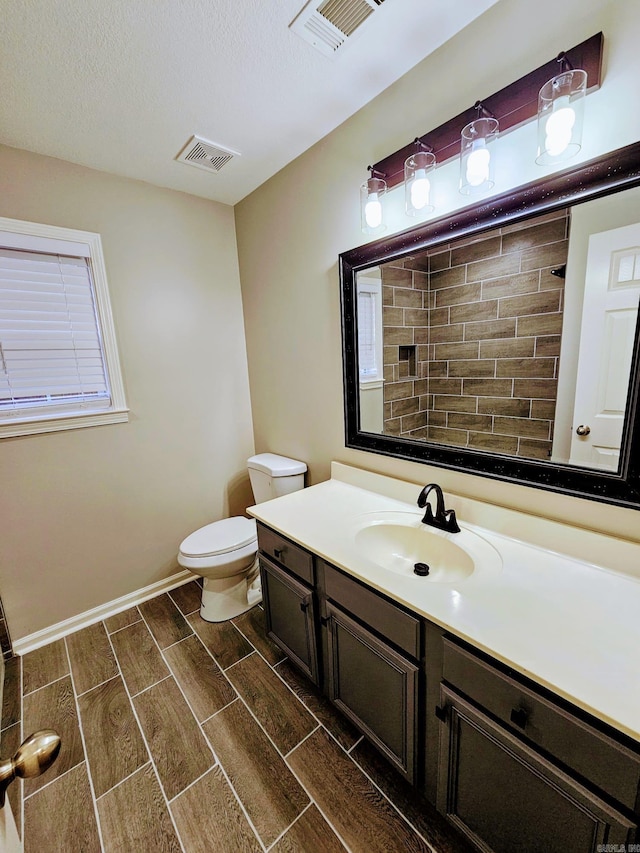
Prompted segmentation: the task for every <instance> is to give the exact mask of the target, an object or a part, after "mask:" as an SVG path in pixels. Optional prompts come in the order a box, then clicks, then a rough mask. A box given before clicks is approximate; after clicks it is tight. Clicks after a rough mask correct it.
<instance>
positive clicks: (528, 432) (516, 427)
mask: <svg viewBox="0 0 640 853" xmlns="http://www.w3.org/2000/svg"><path fill="white" fill-rule="evenodd" d="M550 426H551V425H550V422H549V421H546V420H544V421H541V420H533V419H531V418H505V417H496V418H494V427H493V429H494V432H496V433H500V434H503V435H517V436H522V437H526V438H538V439H545V440H548V439H549V430H550Z"/></svg>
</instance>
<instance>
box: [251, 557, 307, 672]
mask: <svg viewBox="0 0 640 853" xmlns="http://www.w3.org/2000/svg"><path fill="white" fill-rule="evenodd" d="M260 573H261V576H262V597H263V600H264V612H265V617H266V627H267V635H268V636H269V637H270V638H271V639H272V640H273V642H274V643H277V645H279V646H280V648H281V649H282V651H283V652H284V653H285V654H286V655H288V656H289V657H290V658H291V660H292V661H293V663H295V664H296V665H297V666H298V667H299V668H300V669H301V670H302V671H303V672H304V673H305V675H307V676H308V677H309V678H310V679H311V680H312V681H313V683H314V684H318V680H319V679H318V673H319V667H318V650H317V645H316V618H315V610H314V606H313V591H312V590H311V589H309V587H307V586H305V585H304V584H302V583H300V581H298V580H296V579H295V578H293V577H291V575H289V574H288V573H287V572H285V571H283V570H282V569H281V568H279V567H278V566H276V565H274V564H273V563H271V562H270V561H268V560H266V559H265V558H264V557H260Z"/></svg>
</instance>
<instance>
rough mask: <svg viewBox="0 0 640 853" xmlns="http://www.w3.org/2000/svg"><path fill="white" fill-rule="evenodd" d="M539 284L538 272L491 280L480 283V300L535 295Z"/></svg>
mask: <svg viewBox="0 0 640 853" xmlns="http://www.w3.org/2000/svg"><path fill="white" fill-rule="evenodd" d="M539 284H540V272H539V271H538V270H533V271H530V272H522V273H516V274H515V275H507V276H504V277H503V278H492V279H489V280H488V281H483V282H482V298H483V299H500V298H502V297H505V296H518V295H521V294H523V293H536V292H537V291H538V288H539Z"/></svg>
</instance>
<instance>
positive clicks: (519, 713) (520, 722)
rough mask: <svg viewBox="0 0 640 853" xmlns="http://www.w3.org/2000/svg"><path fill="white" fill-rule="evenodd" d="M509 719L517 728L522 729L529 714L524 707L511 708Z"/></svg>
mask: <svg viewBox="0 0 640 853" xmlns="http://www.w3.org/2000/svg"><path fill="white" fill-rule="evenodd" d="M510 719H511V722H512V723H513V724H514V725H516V726H518V728H520V729H524V727H525V726H526V725H527V721H528V719H529V714H528V712H527V711H525V709H524V708H512V709H511V718H510Z"/></svg>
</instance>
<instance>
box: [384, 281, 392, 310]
mask: <svg viewBox="0 0 640 853" xmlns="http://www.w3.org/2000/svg"><path fill="white" fill-rule="evenodd" d="M393 292H394V288H393V287H391V285H389V284H383V285H382V304H383V305H393Z"/></svg>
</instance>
